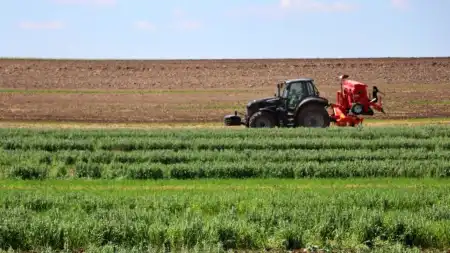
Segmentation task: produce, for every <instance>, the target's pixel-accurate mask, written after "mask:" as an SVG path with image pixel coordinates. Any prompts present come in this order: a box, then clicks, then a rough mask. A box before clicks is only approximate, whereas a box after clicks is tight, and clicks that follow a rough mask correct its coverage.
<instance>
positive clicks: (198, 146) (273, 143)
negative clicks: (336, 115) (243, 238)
mask: <svg viewBox="0 0 450 253" xmlns="http://www.w3.org/2000/svg"><path fill="white" fill-rule="evenodd" d="M2 148H3V149H4V150H45V151H59V150H88V151H93V150H108V151H134V150H159V149H171V150H219V151H220V150H227V149H232V150H245V149H253V150H282V149H309V150H321V149H352V150H358V149H371V150H377V149H427V150H450V139H448V138H434V139H427V140H415V139H407V138H402V137H398V138H384V139H376V140H358V139H342V138H329V139H323V138H319V139H314V138H309V139H305V138H297V139H293V138H291V139H285V138H281V137H278V138H274V137H266V138H264V139H247V140H241V139H238V138H216V139H214V138H210V139H201V138H196V137H195V136H192V139H188V140H179V139H177V138H173V139H170V138H156V139H149V140H146V139H134V138H133V139H130V138H121V137H118V138H114V139H109V140H103V141H99V140H97V141H95V140H62V139H46V138H44V137H41V138H33V139H30V140H24V139H20V138H10V139H8V140H6V141H3V143H2Z"/></svg>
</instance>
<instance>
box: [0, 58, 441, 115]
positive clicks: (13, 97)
mask: <svg viewBox="0 0 450 253" xmlns="http://www.w3.org/2000/svg"><path fill="white" fill-rule="evenodd" d="M342 73H345V74H349V75H350V76H351V78H352V79H357V80H360V81H364V82H366V83H367V84H369V86H372V85H377V86H378V87H379V88H381V90H382V91H383V92H385V93H386V96H385V97H383V102H384V103H385V110H386V112H387V114H386V115H382V114H379V115H376V116H375V118H406V117H409V118H411V117H433V116H443V117H446V116H450V110H448V109H447V107H448V105H450V58H416V59H415V58H411V59H395V58H392V59H318V60H302V59H299V60H297V59H274V60H195V61H187V60H186V61H182V60H180V61H138V60H136V61H112V60H110V61H100V60H98V61H87V60H83V61H81V60H79V61H75V60H20V59H17V60H16V59H3V60H0V75H1V78H0V89H1V92H0V119H2V120H33V121H36V120H66V121H94V122H107V121H108V122H177V121H180V122H181V121H183V122H189V121H191V122H194V121H195V122H207V121H221V120H222V119H223V116H224V115H225V114H229V113H232V112H233V111H234V110H240V111H243V109H244V106H245V104H246V103H247V102H248V101H249V100H251V99H255V98H262V97H267V96H271V95H273V93H274V92H275V83H277V82H279V81H282V80H284V79H291V78H298V77H302V76H303V77H312V78H314V79H315V80H316V83H317V86H318V88H319V90H320V91H321V93H322V95H324V96H325V97H328V98H329V99H330V100H331V101H334V100H335V94H336V93H335V92H336V91H337V90H338V88H339V86H338V79H337V77H338V76H339V75H340V74H342ZM16 89H18V90H16ZM24 89H28V90H27V91H24ZM75 89H78V91H76V90H75ZM33 90H35V91H33ZM74 90H75V91H74ZM160 90H163V91H162V92H157V91H160ZM180 90H182V91H180ZM92 91H95V92H92ZM209 91H210V92H209Z"/></svg>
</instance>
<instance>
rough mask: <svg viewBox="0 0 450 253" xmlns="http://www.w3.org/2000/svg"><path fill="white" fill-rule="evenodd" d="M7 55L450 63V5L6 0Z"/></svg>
mask: <svg viewBox="0 0 450 253" xmlns="http://www.w3.org/2000/svg"><path fill="white" fill-rule="evenodd" d="M0 9H1V10H2V15H1V16H0V21H1V22H0V57H20V58H23V57H32V58H80V59H81V58H89V59H92V58H97V59H112V58H116V59H201V58H214V59H222V58H353V57H434V56H436V57H438V56H450V46H449V45H450V15H448V10H449V9H450V0H2V1H1V2H0Z"/></svg>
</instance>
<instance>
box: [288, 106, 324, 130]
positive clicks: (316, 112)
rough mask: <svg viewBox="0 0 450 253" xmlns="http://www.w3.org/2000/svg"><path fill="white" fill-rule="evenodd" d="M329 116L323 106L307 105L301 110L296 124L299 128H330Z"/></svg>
mask: <svg viewBox="0 0 450 253" xmlns="http://www.w3.org/2000/svg"><path fill="white" fill-rule="evenodd" d="M330 122H331V119H330V115H328V112H327V110H326V109H325V107H324V106H323V105H320V104H308V105H305V106H304V108H302V109H301V111H300V113H299V114H298V116H297V119H296V123H297V126H300V127H314V128H326V127H329V126H330Z"/></svg>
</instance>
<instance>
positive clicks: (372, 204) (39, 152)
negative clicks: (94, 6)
mask: <svg viewBox="0 0 450 253" xmlns="http://www.w3.org/2000/svg"><path fill="white" fill-rule="evenodd" d="M0 138H1V149H0V180H1V181H0V195H1V197H0V209H1V210H0V215H1V217H2V219H1V220H0V248H1V249H3V250H4V251H7V250H8V249H9V248H11V249H14V250H18V249H21V250H25V251H31V250H35V251H39V252H41V251H44V250H48V252H60V251H63V250H67V251H64V252H72V251H74V250H79V249H84V250H87V251H89V252H114V250H116V251H117V252H143V251H145V252H155V251H161V252H162V251H164V249H170V250H172V251H184V252H220V251H227V250H229V249H235V250H242V251H243V250H253V251H254V252H259V251H262V250H264V249H266V250H270V251H282V250H290V249H300V248H312V247H314V246H317V247H318V248H320V249H325V250H326V249H333V250H334V251H340V250H342V251H344V252H348V250H349V249H352V250H353V251H354V252H366V251H367V252H369V251H370V252H373V251H375V252H407V251H412V252H419V251H420V249H427V250H435V251H437V252H445V250H448V249H450V194H449V193H450V180H449V179H448V176H449V175H450V126H447V125H435V126H416V127H407V126H395V127H372V128H370V127H368V128H363V129H357V128H330V129H245V130H243V129H157V130H156V129H155V130H151V129H148V130H131V129H127V130H111V129H110V130H87V129H77V130H74V129H71V130H57V129H48V130H44V129H39V130H37V129H0Z"/></svg>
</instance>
